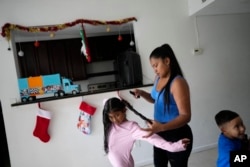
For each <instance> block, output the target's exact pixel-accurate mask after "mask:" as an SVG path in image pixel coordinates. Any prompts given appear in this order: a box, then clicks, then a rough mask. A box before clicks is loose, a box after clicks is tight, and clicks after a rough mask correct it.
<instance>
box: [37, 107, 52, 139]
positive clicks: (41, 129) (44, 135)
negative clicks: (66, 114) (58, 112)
mask: <svg viewBox="0 0 250 167" xmlns="http://www.w3.org/2000/svg"><path fill="white" fill-rule="evenodd" d="M50 119H51V114H50V112H49V111H46V110H43V109H41V108H39V110H38V113H37V116H36V126H35V129H34V131H33V135H34V136H35V137H38V138H39V139H40V140H41V141H43V142H45V143H46V142H48V141H49V140H50V135H49V134H48V127H49V123H50Z"/></svg>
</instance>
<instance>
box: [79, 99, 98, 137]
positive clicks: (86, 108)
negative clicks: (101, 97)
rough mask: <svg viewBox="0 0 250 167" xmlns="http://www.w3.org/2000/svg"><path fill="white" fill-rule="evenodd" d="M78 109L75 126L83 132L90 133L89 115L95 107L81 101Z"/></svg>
mask: <svg viewBox="0 0 250 167" xmlns="http://www.w3.org/2000/svg"><path fill="white" fill-rule="evenodd" d="M79 109H80V110H81V111H80V115H79V117H78V123H77V128H78V129H79V130H80V131H81V132H83V133H84V134H90V133H91V128H90V126H91V124H90V123H91V116H92V115H94V113H95V110H96V108H95V107H93V106H91V105H89V104H87V103H86V102H84V101H82V102H81V104H80V107H79Z"/></svg>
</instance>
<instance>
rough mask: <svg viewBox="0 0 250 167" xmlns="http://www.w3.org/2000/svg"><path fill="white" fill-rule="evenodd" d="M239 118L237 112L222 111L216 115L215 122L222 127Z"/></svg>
mask: <svg viewBox="0 0 250 167" xmlns="http://www.w3.org/2000/svg"><path fill="white" fill-rule="evenodd" d="M238 116H239V114H237V113H236V112H233V111H230V110H221V111H220V112H218V113H217V114H216V115H215V122H216V123H217V125H218V126H221V125H223V124H224V123H227V122H229V121H231V120H233V119H234V118H236V117H238Z"/></svg>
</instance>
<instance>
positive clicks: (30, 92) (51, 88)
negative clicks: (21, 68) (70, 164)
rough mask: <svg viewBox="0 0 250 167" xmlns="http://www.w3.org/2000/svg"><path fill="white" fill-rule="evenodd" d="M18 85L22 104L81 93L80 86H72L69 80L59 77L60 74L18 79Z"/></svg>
mask: <svg viewBox="0 0 250 167" xmlns="http://www.w3.org/2000/svg"><path fill="white" fill-rule="evenodd" d="M18 85H19V91H20V96H21V101H22V102H27V101H33V100H35V99H36V98H44V97H51V96H55V97H60V96H64V95H65V94H73V95H74V94H77V93H80V91H81V87H80V85H74V84H73V82H72V81H71V80H70V79H68V78H64V77H61V76H60V74H51V75H41V76H35V77H28V78H19V79H18Z"/></svg>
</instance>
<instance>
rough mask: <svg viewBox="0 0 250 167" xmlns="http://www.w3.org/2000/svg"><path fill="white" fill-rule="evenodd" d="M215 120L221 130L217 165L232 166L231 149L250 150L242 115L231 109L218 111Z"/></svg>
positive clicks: (220, 166)
mask: <svg viewBox="0 0 250 167" xmlns="http://www.w3.org/2000/svg"><path fill="white" fill-rule="evenodd" d="M215 121H216V123H217V125H218V127H219V128H220V130H221V134H220V136H219V139H218V159H217V167H230V151H237V150H248V145H249V141H248V139H247V135H246V134H245V130H246V128H245V125H244V123H243V121H242V119H241V118H240V116H239V115H238V114H237V113H236V112H233V111H230V110H222V111H220V112H219V113H217V114H216V115H215Z"/></svg>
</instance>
